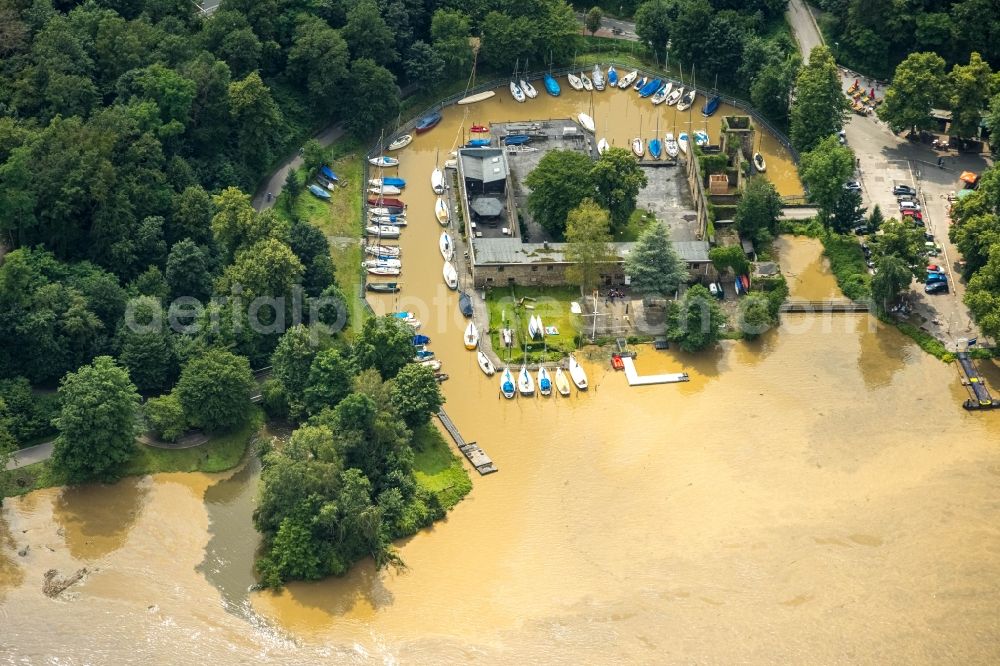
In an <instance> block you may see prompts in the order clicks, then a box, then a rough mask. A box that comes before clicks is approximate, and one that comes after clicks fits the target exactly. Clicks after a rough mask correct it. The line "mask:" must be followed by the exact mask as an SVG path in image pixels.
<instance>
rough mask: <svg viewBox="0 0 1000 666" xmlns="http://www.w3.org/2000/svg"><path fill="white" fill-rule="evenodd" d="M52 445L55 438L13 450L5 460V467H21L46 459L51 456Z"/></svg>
mask: <svg viewBox="0 0 1000 666" xmlns="http://www.w3.org/2000/svg"><path fill="white" fill-rule="evenodd" d="M54 446H55V440H53V441H51V442H45V443H44V444H36V445H35V446H29V447H28V448H26V449H21V450H20V451H15V452H14V453H12V454H11V456H10V460H9V461H8V462H7V469H8V470H10V469H20V468H21V467H27V466H28V465H34V464H35V463H38V462H42V461H43V460H48V459H49V458H51V457H52V449H53V447H54Z"/></svg>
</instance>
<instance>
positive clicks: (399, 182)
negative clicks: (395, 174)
mask: <svg viewBox="0 0 1000 666" xmlns="http://www.w3.org/2000/svg"><path fill="white" fill-rule="evenodd" d="M382 184H383V185H392V186H393V187H399V188H403V187H406V180H405V179H403V178H383V179H382Z"/></svg>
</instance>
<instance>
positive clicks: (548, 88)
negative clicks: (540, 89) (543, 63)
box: [544, 72, 562, 97]
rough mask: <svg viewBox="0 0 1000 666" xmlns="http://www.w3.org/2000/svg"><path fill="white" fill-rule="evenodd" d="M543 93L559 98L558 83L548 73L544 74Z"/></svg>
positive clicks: (560, 90)
mask: <svg viewBox="0 0 1000 666" xmlns="http://www.w3.org/2000/svg"><path fill="white" fill-rule="evenodd" d="M544 81H545V92H547V93H548V94H550V95H552V96H553V97H559V94H560V93H561V92H562V89H561V88H560V87H559V82H558V81H556V79H555V77H554V76H552V74H550V73H549V72H545V77H544Z"/></svg>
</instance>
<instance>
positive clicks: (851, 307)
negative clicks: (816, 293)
mask: <svg viewBox="0 0 1000 666" xmlns="http://www.w3.org/2000/svg"><path fill="white" fill-rule="evenodd" d="M868 309H869V308H868V304H867V303H858V302H857V301H849V300H846V299H841V300H828V301H806V300H800V299H789V300H787V301H785V302H784V303H782V304H781V311H782V312H813V313H816V314H823V313H826V312H868Z"/></svg>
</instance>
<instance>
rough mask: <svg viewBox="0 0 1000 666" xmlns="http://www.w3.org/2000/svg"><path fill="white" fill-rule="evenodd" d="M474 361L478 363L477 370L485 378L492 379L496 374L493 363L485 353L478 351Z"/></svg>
mask: <svg viewBox="0 0 1000 666" xmlns="http://www.w3.org/2000/svg"><path fill="white" fill-rule="evenodd" d="M476 361H478V363H479V369H480V370H482V371H483V374H484V375H486V376H487V377H492V376H493V375H495V374H496V372H497V369H496V368H495V367H493V361H491V360H490V357H489V356H487V355H486V352H484V351H479V352H478V353H477V354H476Z"/></svg>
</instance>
